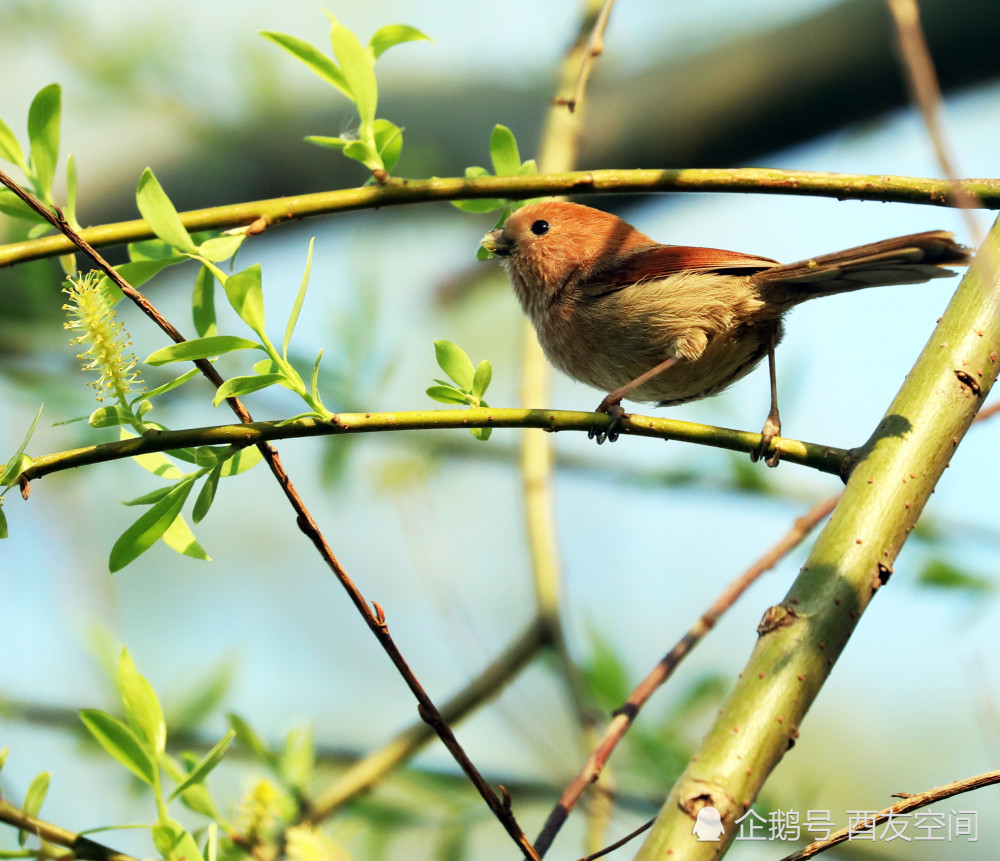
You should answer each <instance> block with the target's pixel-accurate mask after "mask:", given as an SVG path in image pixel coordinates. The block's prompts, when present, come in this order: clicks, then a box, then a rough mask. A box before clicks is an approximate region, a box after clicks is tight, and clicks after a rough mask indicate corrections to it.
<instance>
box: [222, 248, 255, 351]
mask: <svg viewBox="0 0 1000 861" xmlns="http://www.w3.org/2000/svg"><path fill="white" fill-rule="evenodd" d="M223 286H224V287H225V289H226V296H227V297H228V299H229V304H230V305H232V306H233V308H234V309H235V310H236V313H237V314H239V315H240V319H241V320H242V321H243V322H244V323H246V324H247V325H248V326H249V327H250V328H251V329H253V330H254V331H255V332H256V333H257V334H258V335H260V336H261V337H263V336H264V290H263V287H261V274H260V264H259V263H255V264H254V265H253V266H251V267H250V268H249V269H244V270H242V271H241V272H237V273H236V274H235V275H230V276H229V277H228V278H227V279H226V283H225V285H223Z"/></svg>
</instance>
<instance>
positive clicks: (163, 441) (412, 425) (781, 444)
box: [19, 407, 850, 498]
mask: <svg viewBox="0 0 1000 861" xmlns="http://www.w3.org/2000/svg"><path fill="white" fill-rule="evenodd" d="M610 421H611V418H610V416H608V415H606V414H605V413H585V412H574V411H570V410H525V409H493V408H483V407H481V408H476V409H458V410H414V411H412V412H396V413H338V414H337V415H335V416H334V417H333V419H332V420H330V421H323V420H321V419H317V418H299V419H293V420H291V421H284V422H249V423H247V424H238V425H218V426H215V427H202V428H186V429H184V430H168V431H158V430H153V431H146V433H144V434H143V435H142V436H139V437H135V438H134V439H127V440H118V441H116V442H107V443H101V444H99V445H91V446H85V447H83V448H77V449H72V450H70V451H63V452H58V453H55V454H48V455H41V456H40V457H36V458H33V461H32V464H31V466H29V467H28V468H27V469H26V470H24V471H23V472H22V473H21V474H20V476H19V481H20V484H21V493H22V495H23V496H24V497H25V498H27V495H28V483H29V482H31V481H32V480H34V479H36V478H42V477H43V476H46V475H50V474H51V473H54V472H60V471H62V470H66V469H74V468H76V467H79V466H87V465H89V464H92V463H103V462H106V461H111V460H121V459H123V458H126V457H134V456H135V455H139V454H149V453H150V452H157V451H171V450H173V449H180V448H189V447H192V446H202V445H232V446H236V447H239V448H245V447H247V446H251V445H257V444H258V443H263V442H269V441H270V440H275V439H296V438H299V437H313V436H328V435H333V436H336V435H338V434H349V433H375V432H380V431H381V432H384V431H410V430H429V429H432V428H433V429H438V430H442V429H447V428H452V429H454V428H463V429H466V430H467V429H469V428H477V427H494V428H541V429H543V430H548V431H552V432H556V431H570V430H571V431H588V432H589V431H590V430H591V429H593V428H595V427H597V428H600V427H603V426H605V425H606V424H607V423H609V422H610ZM620 432H621V434H622V436H623V437H624V436H628V435H631V436H644V437H653V438H655V439H663V440H678V441H681V442H693V443H699V444H701V445H707V446H712V447H714V448H725V449H729V450H731V451H738V452H750V451H753V450H754V447H755V446H759V445H760V434H759V433H750V432H748V431H740V430H732V429H730V428H720V427H714V426H712V425H702V424H696V423H694V422H682V421H676V420H673V419H663V418H654V417H652V416H643V415H637V414H634V413H633V414H630V415H629V416H627V418H626V420H625V424H624V426H623V427H622V428H621V431H620ZM776 445H777V448H778V450H779V451H780V452H781V458H782V460H784V461H785V462H787V463H797V464H801V465H802V466H809V467H812V468H813V469H816V470H819V471H820V472H827V473H831V474H833V475H839V474H840V472H841V467H842V464H843V463H844V462H845V460H846V459H847V458H848V456H849V454H850V453H849V452H847V451H845V450H844V449H840V448H833V447H832V446H825V445H819V444H817V443H811V442H801V441H799V440H794V439H788V438H785V437H778V438H777V439H776Z"/></svg>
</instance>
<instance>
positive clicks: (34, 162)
mask: <svg viewBox="0 0 1000 861" xmlns="http://www.w3.org/2000/svg"><path fill="white" fill-rule="evenodd" d="M61 111H62V90H61V89H60V87H59V85H58V84H49V85H48V86H47V87H43V88H42V89H41V90H39V91H38V94H37V95H36V96H35V98H34V100H33V101H32V102H31V107H29V108H28V141H29V143H30V149H31V173H32V174H34V179H35V191H36V192H37V193H38V196H39V197H40V198H42V200H44V201H45V202H46V203H51V202H52V180H53V179H54V178H55V175H56V162H58V160H59V118H60V113H61Z"/></svg>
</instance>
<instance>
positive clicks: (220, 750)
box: [167, 729, 236, 801]
mask: <svg viewBox="0 0 1000 861" xmlns="http://www.w3.org/2000/svg"><path fill="white" fill-rule="evenodd" d="M235 737H236V730H233V729H230V730H229V731H228V732H227V733H226V734H225V735H224V736H223V737H222V740H221V741H219V743H218V744H216V745H215V746H214V747H213V748H212V749H211V750H210V751H209V752H208V753H206V754H205V756H204V757H202V759H201V762H199V763H198V764H197V765H196V766H195V767H194V768H193V769H192V770H191V772H190V773H189V774H188V776H187V777H186V778H184V780H183V781H181V783H179V784H178V785H177V788H176V789H174V791H173V792H171V793H170V798H169V799H167V800H168V801H172V800H173V799H174V798H176V797H177V796H178V795H180V794H181V793H182V792H183V791H184V790H185V789H187V788H188V787H191V786H194V785H195V784H197V783H202V782H203V781H204V780H205V778H206V777H208V775H209V774H210V773H211V771H212V769H213V768H215V766H217V765H218V764H219V763H220V762H222V757H224V756H225V755H226V751H227V750H229V745H230V744H231V743H232V740H233V739H234V738H235Z"/></svg>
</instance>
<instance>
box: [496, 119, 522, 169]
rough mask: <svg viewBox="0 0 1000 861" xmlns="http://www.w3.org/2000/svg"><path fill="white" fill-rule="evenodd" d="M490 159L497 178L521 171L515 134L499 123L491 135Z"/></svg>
mask: <svg viewBox="0 0 1000 861" xmlns="http://www.w3.org/2000/svg"><path fill="white" fill-rule="evenodd" d="M490 158H491V159H493V172H494V173H495V174H496V175H497V176H510V175H514V174H517V173H518V172H519V171H520V169H521V154H520V153H519V152H518V150H517V141H516V140H515V139H514V133H513V132H512V131H511V130H510V129H509V128H507V126H502V125H500V124H499V123H498V124H497V125H496V126H494V128H493V133H492V134H491V135H490Z"/></svg>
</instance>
